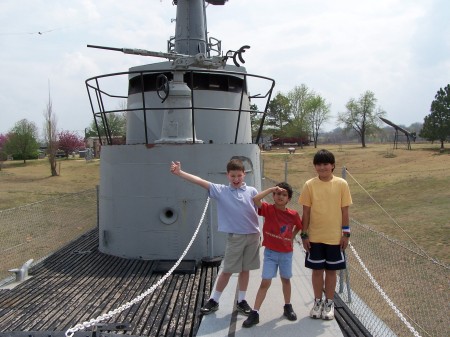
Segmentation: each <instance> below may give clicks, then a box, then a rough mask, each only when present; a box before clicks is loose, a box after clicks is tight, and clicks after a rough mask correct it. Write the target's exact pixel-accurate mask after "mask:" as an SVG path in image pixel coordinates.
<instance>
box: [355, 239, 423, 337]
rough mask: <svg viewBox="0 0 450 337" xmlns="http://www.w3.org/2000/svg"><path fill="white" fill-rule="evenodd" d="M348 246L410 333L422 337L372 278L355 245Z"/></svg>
mask: <svg viewBox="0 0 450 337" xmlns="http://www.w3.org/2000/svg"><path fill="white" fill-rule="evenodd" d="M348 245H349V246H350V249H351V250H352V252H353V254H355V257H356V259H357V260H358V262H359V264H360V265H361V267H362V268H363V269H364V271H365V272H366V274H367V276H369V279H370V281H371V282H372V283H373V285H374V286H375V288H376V289H377V290H378V292H379V293H380V294H381V296H382V297H383V298H384V300H385V301H386V302H387V304H388V305H389V306H390V307H391V309H392V310H394V312H395V313H396V314H397V316H398V317H399V318H400V319H401V321H402V322H403V323H405V325H406V326H407V328H408V329H409V331H411V332H412V334H413V335H414V336H415V337H421V336H420V335H419V333H418V332H417V331H416V329H414V327H413V326H412V325H411V323H409V322H408V321H407V320H406V318H405V316H403V314H402V313H401V312H400V310H399V309H398V308H397V307H396V306H395V304H394V302H392V300H391V299H390V298H389V296H388V295H387V294H386V293H385V292H384V290H383V289H382V288H381V286H380V285H379V284H378V282H377V281H376V280H375V278H374V277H373V276H372V274H371V273H370V271H369V269H367V267H366V265H365V264H364V262H363V261H362V259H361V257H360V256H359V255H358V253H357V252H356V249H355V248H354V247H353V245H352V244H351V243H350V242H349V244H348Z"/></svg>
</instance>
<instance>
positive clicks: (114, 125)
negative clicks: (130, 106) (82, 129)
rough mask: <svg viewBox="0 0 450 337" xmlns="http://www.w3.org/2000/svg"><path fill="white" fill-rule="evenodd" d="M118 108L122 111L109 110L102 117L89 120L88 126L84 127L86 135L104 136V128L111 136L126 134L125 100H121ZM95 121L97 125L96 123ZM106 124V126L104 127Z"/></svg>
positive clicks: (123, 135) (105, 134) (123, 136)
mask: <svg viewBox="0 0 450 337" xmlns="http://www.w3.org/2000/svg"><path fill="white" fill-rule="evenodd" d="M118 110H122V112H120V111H118V112H111V113H108V114H106V115H105V116H106V117H105V118H104V119H100V118H97V119H96V118H94V119H93V120H92V122H91V125H90V126H89V128H87V129H86V135H85V136H86V137H106V136H107V133H106V130H109V132H110V133H111V134H110V136H111V137H117V138H119V137H122V138H125V136H126V126H127V118H126V111H127V102H126V100H124V101H121V102H120V103H119V105H118ZM96 122H97V125H96ZM97 126H98V128H97ZM105 126H106V127H105Z"/></svg>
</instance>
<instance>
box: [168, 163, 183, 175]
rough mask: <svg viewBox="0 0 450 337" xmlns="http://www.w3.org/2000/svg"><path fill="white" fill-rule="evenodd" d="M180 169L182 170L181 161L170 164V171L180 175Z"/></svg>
mask: <svg viewBox="0 0 450 337" xmlns="http://www.w3.org/2000/svg"><path fill="white" fill-rule="evenodd" d="M180 171H181V163H180V162H179V161H176V162H172V164H170V172H172V173H173V174H175V175H177V176H178V175H180Z"/></svg>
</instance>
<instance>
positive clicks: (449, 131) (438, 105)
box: [419, 84, 450, 149]
mask: <svg viewBox="0 0 450 337" xmlns="http://www.w3.org/2000/svg"><path fill="white" fill-rule="evenodd" d="M430 111H431V113H430V114H429V115H428V116H426V117H425V118H424V121H423V127H422V130H421V131H420V133H419V136H420V137H423V138H425V139H428V140H431V141H434V140H439V141H440V142H441V149H443V148H444V142H445V141H446V140H447V138H448V137H449V136H450V84H447V86H446V87H445V88H444V89H442V88H440V89H439V90H438V92H437V93H436V96H434V100H433V102H431V109H430Z"/></svg>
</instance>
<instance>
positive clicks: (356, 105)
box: [337, 91, 386, 147]
mask: <svg viewBox="0 0 450 337" xmlns="http://www.w3.org/2000/svg"><path fill="white" fill-rule="evenodd" d="M376 102H377V99H376V98H375V94H374V93H373V92H371V91H366V92H365V93H364V94H362V95H361V96H360V98H359V99H358V100H356V99H354V98H351V99H350V100H349V101H348V102H347V104H346V108H347V111H346V112H341V113H339V114H338V118H337V120H338V123H339V124H344V129H345V130H346V131H349V130H354V131H355V132H356V133H357V134H358V135H359V138H360V140H361V145H362V147H366V136H369V135H371V134H373V133H375V132H376V131H377V130H379V128H380V126H379V125H380V123H381V122H380V117H383V116H385V115H386V112H385V111H383V110H382V109H381V108H380V107H376Z"/></svg>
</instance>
